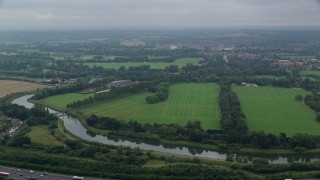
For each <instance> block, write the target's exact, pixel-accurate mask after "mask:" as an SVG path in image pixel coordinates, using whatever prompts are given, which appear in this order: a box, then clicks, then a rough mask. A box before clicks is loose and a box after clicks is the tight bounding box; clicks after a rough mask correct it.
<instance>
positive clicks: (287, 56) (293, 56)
mask: <svg viewBox="0 0 320 180" xmlns="http://www.w3.org/2000/svg"><path fill="white" fill-rule="evenodd" d="M277 56H279V57H280V58H282V59H314V58H315V56H312V55H304V54H290V53H277Z"/></svg>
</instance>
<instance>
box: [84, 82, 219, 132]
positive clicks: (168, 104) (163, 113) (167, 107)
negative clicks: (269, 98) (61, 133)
mask: <svg viewBox="0 0 320 180" xmlns="http://www.w3.org/2000/svg"><path fill="white" fill-rule="evenodd" d="M149 94H150V93H141V94H138V95H134V96H129V97H126V98H122V99H119V100H115V101H112V102H108V103H101V104H97V105H93V106H89V107H85V108H82V109H80V111H82V112H83V113H84V114H86V115H91V114H96V115H98V116H110V117H114V118H117V119H123V120H130V119H132V120H136V121H139V122H141V123H150V124H154V123H161V124H169V123H177V124H181V125H186V123H187V122H188V121H189V120H192V121H195V120H198V121H200V122H201V126H202V127H203V128H204V129H220V123H219V122H220V110H219V107H218V95H219V86H218V85H215V84H205V83H202V84H197V83H182V84H176V85H172V86H170V93H169V98H168V99H167V100H166V101H163V102H159V103H156V104H148V103H146V101H145V98H146V97H147V96H148V95H149Z"/></svg>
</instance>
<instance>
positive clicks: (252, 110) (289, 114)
mask: <svg viewBox="0 0 320 180" xmlns="http://www.w3.org/2000/svg"><path fill="white" fill-rule="evenodd" d="M232 89H233V90H234V91H235V92H236V93H237V95H238V97H239V100H240V103H241V108H242V111H243V112H244V114H245V115H246V121H247V124H248V127H249V130H250V131H260V130H263V131H265V132H268V133H275V134H279V133H281V132H284V133H286V134H287V135H293V134H297V133H308V134H314V135H315V134H317V135H319V134H320V123H318V122H317V121H316V120H315V113H314V112H313V111H312V110H311V109H309V108H308V107H307V106H306V105H304V104H303V102H299V101H297V100H295V96H296V95H298V94H301V95H303V96H305V95H307V94H310V93H309V92H307V91H305V90H303V89H298V88H277V87H242V86H234V87H233V88H232Z"/></svg>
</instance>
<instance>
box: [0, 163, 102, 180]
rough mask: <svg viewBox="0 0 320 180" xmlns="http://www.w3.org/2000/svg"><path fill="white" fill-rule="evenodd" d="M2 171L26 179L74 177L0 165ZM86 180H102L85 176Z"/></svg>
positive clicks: (68, 179)
mask: <svg viewBox="0 0 320 180" xmlns="http://www.w3.org/2000/svg"><path fill="white" fill-rule="evenodd" d="M0 172H8V173H10V175H9V178H12V179H15V180H22V179H23V180H26V179H27V177H30V178H31V177H34V178H36V179H39V180H40V179H46V180H70V179H72V177H73V176H72V175H64V174H57V173H51V172H48V173H46V172H44V171H34V170H30V169H21V168H14V167H9V166H2V165H0ZM84 179H85V180H101V179H99V178H91V177H84Z"/></svg>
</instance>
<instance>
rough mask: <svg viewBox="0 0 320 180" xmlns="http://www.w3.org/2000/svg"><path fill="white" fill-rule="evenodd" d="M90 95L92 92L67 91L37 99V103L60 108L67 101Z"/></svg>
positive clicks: (65, 104) (81, 98)
mask: <svg viewBox="0 0 320 180" xmlns="http://www.w3.org/2000/svg"><path fill="white" fill-rule="evenodd" d="M92 95H93V94H80V93H67V94H61V95H55V96H50V97H47V98H44V99H41V100H38V101H37V103H40V104H43V105H46V106H49V107H53V108H57V109H60V108H65V107H66V106H67V104H69V103H72V102H75V101H78V100H83V99H86V98H88V97H90V96H92Z"/></svg>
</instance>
